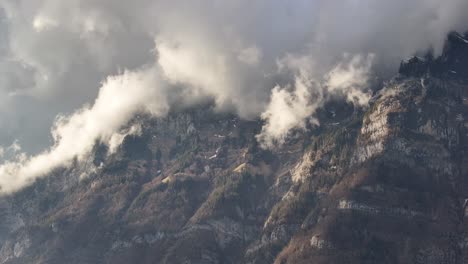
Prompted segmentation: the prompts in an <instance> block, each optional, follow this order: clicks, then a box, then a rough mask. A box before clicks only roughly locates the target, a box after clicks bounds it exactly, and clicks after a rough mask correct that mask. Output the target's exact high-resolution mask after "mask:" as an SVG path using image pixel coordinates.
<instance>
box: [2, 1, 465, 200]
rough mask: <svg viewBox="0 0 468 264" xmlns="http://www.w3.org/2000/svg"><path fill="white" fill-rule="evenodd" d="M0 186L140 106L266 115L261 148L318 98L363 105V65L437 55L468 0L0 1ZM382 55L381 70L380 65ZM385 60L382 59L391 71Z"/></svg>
mask: <svg viewBox="0 0 468 264" xmlns="http://www.w3.org/2000/svg"><path fill="white" fill-rule="evenodd" d="M0 10H1V11H0V18H1V19H0V129H1V132H0V145H1V147H0V160H2V162H1V165H0V187H1V190H0V191H2V192H12V191H16V190H18V189H19V188H21V187H23V186H25V185H27V184H28V183H30V182H31V181H32V180H34V179H36V178H37V177H40V176H43V175H45V174H47V173H48V172H50V171H51V170H53V169H55V168H57V167H60V166H66V165H69V164H71V163H73V162H75V160H77V161H78V162H79V161H81V160H83V159H84V158H85V157H86V156H87V154H88V153H89V152H90V151H91V150H92V149H93V146H94V145H95V143H96V142H102V143H104V144H106V145H109V146H110V150H111V152H112V150H113V149H116V147H117V146H118V145H119V144H121V142H122V140H123V138H124V136H125V135H128V134H132V133H133V134H138V133H139V131H140V129H139V128H138V126H134V127H128V126H127V124H128V122H129V120H131V119H132V118H133V117H134V116H135V115H136V114H138V113H146V114H150V115H153V116H165V115H167V114H168V113H169V112H171V111H174V110H180V109H183V108H186V107H189V106H194V105H197V104H201V103H210V102H211V103H212V104H213V110H214V111H218V112H232V113H234V114H236V115H238V116H239V117H240V118H242V119H257V118H260V119H262V120H263V121H264V126H263V128H262V130H261V132H260V133H259V134H258V135H257V137H256V138H257V140H258V141H259V143H261V145H262V146H263V147H264V148H269V147H272V146H274V145H277V144H281V143H282V142H284V140H285V138H286V137H287V136H288V133H289V132H290V131H291V130H294V129H305V128H306V127H308V126H309V124H310V125H312V126H319V125H320V124H319V122H318V121H317V119H316V118H314V114H315V112H316V111H317V109H318V108H320V107H321V106H322V105H323V104H324V103H325V102H326V101H327V100H328V99H329V98H330V97H335V96H340V97H344V98H346V100H348V101H350V102H352V103H354V104H355V105H359V106H362V107H365V106H366V105H367V101H368V100H369V98H370V94H369V92H370V91H369V81H370V80H372V76H373V70H374V69H386V70H389V71H392V73H393V72H396V68H395V67H396V66H397V65H398V62H399V61H400V60H401V59H402V58H405V57H407V56H409V55H413V54H415V53H417V52H424V51H426V50H428V49H433V50H434V52H435V54H436V55H437V54H440V53H441V51H442V47H443V44H444V41H445V39H446V35H447V33H448V32H450V31H452V30H457V31H460V32H464V31H466V26H467V25H468V16H466V10H468V1H466V0H448V1H440V0H414V1H407V0H395V1H373V0H362V1H358V0H345V1H339V2H338V1H326V0H323V1H322V0H320V1H306V0H299V1H282V0H258V1H245V0H241V1H220V0H210V1H198V0H197V1H179V0H174V1H160V0H157V1H154V0H152V1H150V0H135V1H120V0H119V1H116V0H81V1H80V0H69V1H63V0H2V1H0ZM389 65H392V66H389ZM392 67H393V68H392Z"/></svg>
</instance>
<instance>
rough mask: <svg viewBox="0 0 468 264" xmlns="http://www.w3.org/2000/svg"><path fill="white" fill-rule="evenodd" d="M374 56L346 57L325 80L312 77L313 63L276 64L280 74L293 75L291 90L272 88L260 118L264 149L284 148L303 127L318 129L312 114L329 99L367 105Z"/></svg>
mask: <svg viewBox="0 0 468 264" xmlns="http://www.w3.org/2000/svg"><path fill="white" fill-rule="evenodd" d="M373 57H374V55H372V54H371V55H368V56H365V57H364V56H361V55H355V56H353V57H349V55H346V56H345V57H344V58H343V61H342V62H340V63H338V64H337V65H336V66H334V67H333V68H332V69H331V70H330V71H329V72H328V73H327V74H325V76H324V80H322V79H315V80H314V77H313V73H314V70H313V69H314V68H315V67H316V66H313V62H314V61H313V60H312V59H311V58H310V57H308V56H305V57H294V56H291V55H288V56H287V57H285V58H284V59H283V60H280V62H279V68H280V69H281V70H283V71H284V70H292V71H293V72H295V82H294V85H293V87H284V88H281V87H278V86H277V87H275V88H274V89H273V90H272V92H271V100H270V103H269V104H268V106H267V108H266V110H265V111H264V112H263V113H262V114H261V118H262V119H263V120H264V121H265V124H264V126H263V127H262V131H261V133H260V134H259V135H257V139H258V140H259V142H260V143H261V145H262V147H264V148H273V147H275V146H280V145H281V144H283V143H284V142H285V140H286V138H287V136H288V134H289V133H291V132H292V131H294V130H297V129H305V127H306V123H307V122H311V123H312V124H314V125H319V123H318V120H316V119H315V118H314V114H315V112H316V111H317V109H318V108H319V107H321V106H322V105H323V104H324V103H325V102H326V101H327V100H328V98H329V97H330V96H332V95H333V96H343V97H345V98H346V99H347V100H348V101H350V102H352V103H355V104H356V105H359V106H365V105H367V103H368V101H369V99H370V94H369V93H368V91H367V88H368V80H369V74H370V72H371V67H372V61H373Z"/></svg>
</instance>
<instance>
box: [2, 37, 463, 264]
mask: <svg viewBox="0 0 468 264" xmlns="http://www.w3.org/2000/svg"><path fill="white" fill-rule="evenodd" d="M454 34H455V33H454ZM464 45H465V44H464V38H463V37H461V36H460V35H453V34H452V35H450V37H449V40H448V42H447V46H446V48H445V50H444V54H443V55H442V56H441V57H440V58H437V59H434V60H432V61H426V60H421V61H420V60H418V61H414V60H413V61H409V62H408V63H406V64H405V63H403V64H402V69H401V70H400V72H401V74H400V75H399V76H397V77H395V78H393V79H392V80H390V81H388V82H386V83H385V84H384V85H383V87H382V88H381V89H380V90H378V91H377V92H376V94H375V96H374V97H373V99H372V102H371V103H370V106H369V108H368V109H365V110H360V109H354V108H353V106H351V105H348V104H346V103H344V102H339V101H336V102H331V103H328V104H327V105H325V107H324V109H323V110H321V111H320V113H319V114H318V117H319V119H320V123H321V126H320V127H319V128H317V129H314V130H312V131H310V132H301V131H299V132H297V133H296V134H294V135H292V137H291V139H290V140H289V141H288V142H286V144H285V145H284V146H282V147H279V148H277V149H274V150H271V151H266V150H262V149H261V148H259V146H258V145H257V144H256V141H255V134H256V133H258V131H259V130H260V128H261V123H260V122H257V121H243V120H239V119H237V118H236V117H234V116H230V115H222V114H213V113H212V111H210V109H209V108H207V107H199V108H196V109H191V110H187V111H184V112H178V113H173V114H171V115H169V116H168V117H166V118H163V119H151V118H148V117H144V116H141V117H137V118H135V120H134V121H133V122H134V123H138V124H141V126H142V134H141V135H140V136H128V137H126V138H125V140H124V143H123V145H122V146H121V148H120V149H119V150H118V151H117V152H116V153H115V154H112V155H107V148H106V147H105V146H96V148H95V152H94V155H93V156H92V157H90V162H89V164H88V165H89V168H87V167H85V168H83V167H77V166H76V167H72V168H70V169H62V170H57V171H55V172H54V173H53V175H51V176H50V177H47V178H43V179H41V180H39V181H38V182H36V183H35V184H34V185H32V186H30V187H28V188H27V189H25V190H22V191H20V192H18V193H16V194H14V195H11V196H8V197H1V198H0V209H1V210H0V248H1V249H0V263H8V264H13V263H47V264H51V263H60V264H62V263H278V264H279V263H429V264H432V263H434V264H435V263H450V264H451V263H454V264H455V263H468V233H467V232H468V209H467V204H468V202H467V201H468V81H467V80H466V79H464V77H463V76H468V74H467V75H463V74H465V73H463V71H465V72H466V70H467V69H468V67H466V66H464V65H462V64H461V63H465V62H466V61H468V53H467V52H466V51H467V47H468V44H467V45H466V46H464ZM455 68H456V69H455ZM453 69H455V70H453ZM452 70H453V71H457V73H458V74H459V75H460V76H461V77H459V76H456V75H453V74H450V71H452ZM462 77H463V78H462ZM329 113H333V115H330V114H329ZM83 172H87V176H86V177H83V176H82V174H83Z"/></svg>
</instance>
